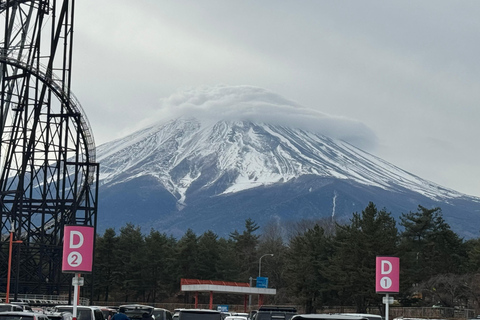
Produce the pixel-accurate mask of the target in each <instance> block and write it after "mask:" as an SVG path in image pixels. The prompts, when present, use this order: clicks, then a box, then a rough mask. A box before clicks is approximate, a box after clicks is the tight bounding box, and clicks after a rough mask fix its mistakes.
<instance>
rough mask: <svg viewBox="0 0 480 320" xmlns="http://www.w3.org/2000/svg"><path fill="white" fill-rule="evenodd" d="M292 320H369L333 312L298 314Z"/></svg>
mask: <svg viewBox="0 0 480 320" xmlns="http://www.w3.org/2000/svg"><path fill="white" fill-rule="evenodd" d="M292 320H368V318H365V317H358V316H347V315H344V314H338V313H337V314H335V313H334V314H331V313H319V314H297V315H295V316H293V317H292Z"/></svg>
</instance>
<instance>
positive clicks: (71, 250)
mask: <svg viewBox="0 0 480 320" xmlns="http://www.w3.org/2000/svg"><path fill="white" fill-rule="evenodd" d="M93 237H94V229H93V227H89V226H65V227H64V229H63V260H62V272H73V273H80V272H82V273H90V272H92V264H93V239H94V238H93Z"/></svg>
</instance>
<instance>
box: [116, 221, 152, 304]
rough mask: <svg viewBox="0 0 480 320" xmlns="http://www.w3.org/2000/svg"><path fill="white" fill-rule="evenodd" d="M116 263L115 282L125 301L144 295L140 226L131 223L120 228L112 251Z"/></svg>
mask: <svg viewBox="0 0 480 320" xmlns="http://www.w3.org/2000/svg"><path fill="white" fill-rule="evenodd" d="M114 253H115V255H116V257H115V261H116V263H117V267H116V270H117V273H116V283H117V284H118V286H119V289H120V292H121V294H122V295H123V297H124V300H125V302H127V301H129V299H130V298H132V297H137V296H138V295H144V292H145V290H146V287H147V285H146V281H145V280H144V278H143V276H144V271H143V267H144V266H145V264H146V263H147V259H148V257H147V255H146V253H145V242H144V237H143V235H142V232H141V230H140V227H135V226H134V225H133V224H131V223H127V225H126V226H125V227H123V228H121V229H120V235H119V237H118V246H117V250H115V251H114Z"/></svg>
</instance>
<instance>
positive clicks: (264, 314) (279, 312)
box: [253, 306, 297, 320]
mask: <svg viewBox="0 0 480 320" xmlns="http://www.w3.org/2000/svg"><path fill="white" fill-rule="evenodd" d="M296 314H297V309H295V308H294V307H283V306H261V307H260V308H259V309H258V311H257V313H256V314H255V315H254V316H253V319H254V320H272V319H275V320H290V319H292V317H293V316H294V315H296Z"/></svg>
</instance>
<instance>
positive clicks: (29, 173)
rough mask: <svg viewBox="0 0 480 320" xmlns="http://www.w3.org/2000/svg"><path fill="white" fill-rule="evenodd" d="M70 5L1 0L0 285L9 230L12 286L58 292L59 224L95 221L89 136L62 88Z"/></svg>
mask: <svg viewBox="0 0 480 320" xmlns="http://www.w3.org/2000/svg"><path fill="white" fill-rule="evenodd" d="M74 4H75V1H74V0H0V19H1V20H0V24H1V25H3V28H4V30H3V39H1V40H0V41H1V42H0V90H1V91H0V139H1V140H0V209H1V221H0V231H1V239H0V240H1V241H0V292H5V289H4V288H5V285H6V280H5V279H6V274H7V268H6V263H7V258H8V253H9V252H8V243H9V239H10V231H11V230H13V231H14V235H13V237H14V239H15V240H21V241H23V242H22V243H21V244H17V245H15V247H14V249H15V250H14V254H13V255H12V256H13V263H12V275H11V277H12V284H13V288H14V290H13V292H15V294H16V293H43V294H60V293H62V292H65V291H66V290H69V288H70V279H71V276H70V277H66V276H65V275H64V274H62V273H61V263H62V240H63V227H64V225H65V224H69V225H72V224H75V225H88V226H94V227H95V225H96V213H97V197H98V193H97V190H98V170H99V166H98V164H97V163H95V143H94V139H93V135H92V131H91V129H90V125H89V123H88V120H87V118H86V117H85V114H84V112H83V110H82V108H81V106H80V104H79V102H78V101H77V99H76V98H75V97H74V95H73V94H72V92H71V91H70V87H71V73H72V69H71V66H72V46H73V22H74ZM0 37H1V35H0Z"/></svg>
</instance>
